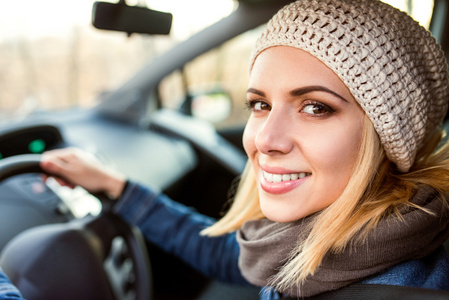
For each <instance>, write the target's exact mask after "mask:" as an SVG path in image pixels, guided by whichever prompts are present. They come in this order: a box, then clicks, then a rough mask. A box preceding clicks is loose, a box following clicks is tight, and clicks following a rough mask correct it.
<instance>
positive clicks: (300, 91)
mask: <svg viewBox="0 0 449 300" xmlns="http://www.w3.org/2000/svg"><path fill="white" fill-rule="evenodd" d="M316 91H318V92H325V93H329V94H331V95H334V96H335V97H337V98H340V99H341V100H343V101H345V102H349V101H348V100H346V99H345V98H344V97H343V96H340V95H339V94H337V93H336V92H334V91H332V90H330V89H328V88H326V87H324V86H321V85H312V86H306V87H302V88H297V89H294V90H292V91H291V92H290V95H291V96H294V97H298V96H301V95H304V94H307V93H310V92H316Z"/></svg>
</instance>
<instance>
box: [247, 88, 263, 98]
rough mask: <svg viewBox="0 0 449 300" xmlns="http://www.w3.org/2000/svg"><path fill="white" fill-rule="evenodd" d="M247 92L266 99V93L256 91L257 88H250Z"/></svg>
mask: <svg viewBox="0 0 449 300" xmlns="http://www.w3.org/2000/svg"><path fill="white" fill-rule="evenodd" d="M246 92H247V93H252V94H256V95H259V96H262V97H265V93H264V92H262V91H261V90H258V89H255V88H248V89H247V90H246Z"/></svg>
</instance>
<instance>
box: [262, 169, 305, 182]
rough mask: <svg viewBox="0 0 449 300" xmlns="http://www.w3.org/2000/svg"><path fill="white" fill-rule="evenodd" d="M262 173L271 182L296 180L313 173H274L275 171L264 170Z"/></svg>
mask: <svg viewBox="0 0 449 300" xmlns="http://www.w3.org/2000/svg"><path fill="white" fill-rule="evenodd" d="M262 173H263V177H264V178H265V180H266V181H268V182H271V183H278V182H284V181H294V180H298V179H302V178H304V177H307V176H310V175H312V173H306V172H301V173H291V174H273V173H268V172H266V171H263V172H262Z"/></svg>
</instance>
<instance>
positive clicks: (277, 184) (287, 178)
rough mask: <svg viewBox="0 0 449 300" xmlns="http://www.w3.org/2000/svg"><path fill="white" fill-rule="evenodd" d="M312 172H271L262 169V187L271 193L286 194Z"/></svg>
mask: <svg viewBox="0 0 449 300" xmlns="http://www.w3.org/2000/svg"><path fill="white" fill-rule="evenodd" d="M311 175H312V173H307V172H299V173H270V172H267V171H264V170H262V171H261V180H260V186H261V188H262V189H263V190H264V191H265V192H267V193H270V194H285V193H288V192H290V191H291V190H293V189H295V188H296V187H297V186H299V185H301V184H302V183H303V182H304V181H306V180H307V179H309V178H310V176H311Z"/></svg>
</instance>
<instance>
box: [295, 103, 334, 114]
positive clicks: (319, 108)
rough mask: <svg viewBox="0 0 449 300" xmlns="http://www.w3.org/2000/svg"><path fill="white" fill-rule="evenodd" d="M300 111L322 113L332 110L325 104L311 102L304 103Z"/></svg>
mask: <svg viewBox="0 0 449 300" xmlns="http://www.w3.org/2000/svg"><path fill="white" fill-rule="evenodd" d="M302 112H305V113H307V114H311V115H323V114H327V113H330V112H332V110H331V109H330V108H329V107H328V106H327V105H324V104H320V103H313V104H307V105H305V106H304V108H303V109H302Z"/></svg>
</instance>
